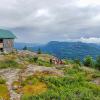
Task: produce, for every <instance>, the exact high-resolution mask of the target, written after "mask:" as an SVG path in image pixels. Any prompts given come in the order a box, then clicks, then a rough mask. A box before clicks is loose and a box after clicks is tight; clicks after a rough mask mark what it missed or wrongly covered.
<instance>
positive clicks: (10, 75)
mask: <svg viewBox="0 0 100 100" xmlns="http://www.w3.org/2000/svg"><path fill="white" fill-rule="evenodd" d="M37 71H38V72H44V71H45V72H49V73H52V74H56V75H60V76H63V72H61V71H59V70H57V69H56V68H49V67H44V66H36V65H28V66H27V68H26V69H0V75H1V76H2V77H3V78H4V79H5V80H6V84H7V86H8V89H9V92H10V97H11V98H10V100H20V97H21V94H17V93H16V92H15V91H14V90H13V88H12V83H13V82H14V81H17V80H18V79H19V78H20V77H27V76H29V75H32V74H34V73H35V72H37Z"/></svg>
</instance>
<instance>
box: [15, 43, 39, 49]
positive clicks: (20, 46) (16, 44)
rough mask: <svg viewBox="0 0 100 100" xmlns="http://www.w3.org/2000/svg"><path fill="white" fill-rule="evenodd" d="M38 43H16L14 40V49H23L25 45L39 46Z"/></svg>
mask: <svg viewBox="0 0 100 100" xmlns="http://www.w3.org/2000/svg"><path fill="white" fill-rule="evenodd" d="M39 45H40V44H34V43H16V42H15V44H14V47H15V48H16V49H20V50H21V49H23V48H24V47H25V46H27V47H29V48H30V47H37V46H39Z"/></svg>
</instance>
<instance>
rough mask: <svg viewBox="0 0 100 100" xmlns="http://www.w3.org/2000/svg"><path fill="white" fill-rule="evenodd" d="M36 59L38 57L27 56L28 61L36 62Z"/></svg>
mask: <svg viewBox="0 0 100 100" xmlns="http://www.w3.org/2000/svg"><path fill="white" fill-rule="evenodd" d="M37 61H38V57H30V58H29V62H30V63H34V62H35V63H36V62H37Z"/></svg>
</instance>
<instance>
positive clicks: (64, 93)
mask: <svg viewBox="0 0 100 100" xmlns="http://www.w3.org/2000/svg"><path fill="white" fill-rule="evenodd" d="M64 72H65V76H64V77H58V76H56V77H54V76H50V75H48V76H47V74H46V75H42V74H40V76H39V77H37V76H32V77H33V78H35V80H37V81H39V82H42V83H45V84H46V85H47V90H46V91H45V92H41V93H40V94H35V93H33V94H30V95H29V94H27V93H26V94H24V95H23V96H22V98H21V100H91V99H92V100H99V99H100V86H98V85H96V84H93V83H92V82H91V80H92V79H93V76H96V74H97V76H98V72H97V73H93V72H88V71H84V70H83V69H82V68H81V67H79V66H77V65H74V66H73V67H71V68H65V69H64ZM32 77H31V78H32ZM25 90H27V89H26V88H25ZM29 90H30V89H29Z"/></svg>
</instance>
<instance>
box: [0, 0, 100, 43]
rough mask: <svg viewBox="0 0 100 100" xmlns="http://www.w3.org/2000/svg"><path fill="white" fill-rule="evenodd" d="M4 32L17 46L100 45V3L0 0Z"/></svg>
mask: <svg viewBox="0 0 100 100" xmlns="http://www.w3.org/2000/svg"><path fill="white" fill-rule="evenodd" d="M0 28H1V29H7V30H10V31H12V32H13V33H14V34H15V35H16V37H17V39H16V42H26V43H47V42H49V41H82V42H86V43H100V0H0Z"/></svg>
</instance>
